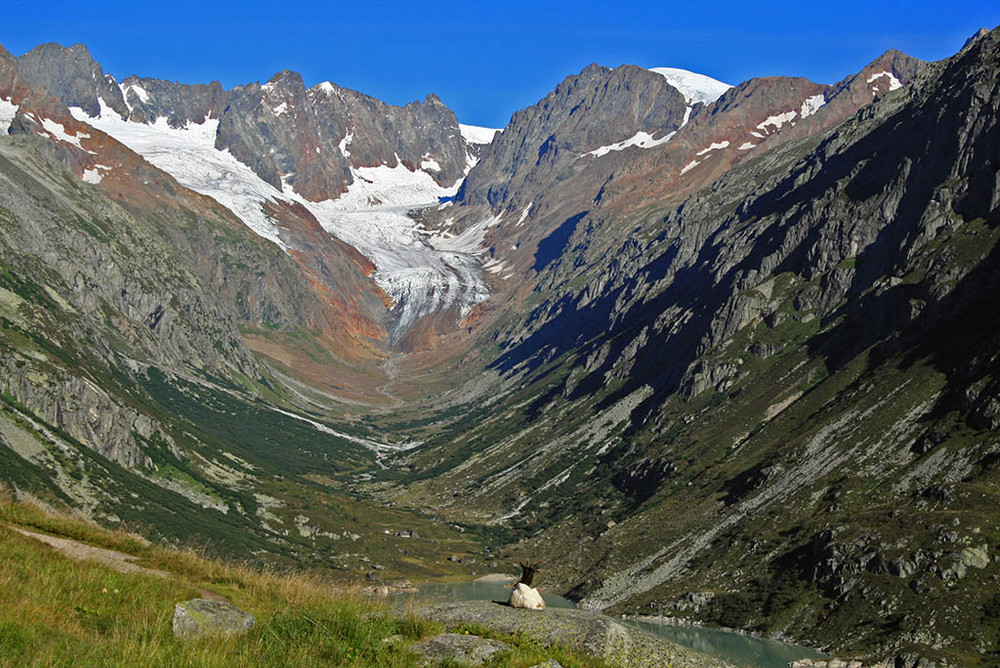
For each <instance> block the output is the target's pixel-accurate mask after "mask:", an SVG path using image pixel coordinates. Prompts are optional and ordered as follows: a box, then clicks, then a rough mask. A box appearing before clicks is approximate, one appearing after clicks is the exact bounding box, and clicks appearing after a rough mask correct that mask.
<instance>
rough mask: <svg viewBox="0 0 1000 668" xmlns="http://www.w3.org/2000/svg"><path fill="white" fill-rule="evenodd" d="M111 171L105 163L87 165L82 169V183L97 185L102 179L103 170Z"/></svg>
mask: <svg viewBox="0 0 1000 668" xmlns="http://www.w3.org/2000/svg"><path fill="white" fill-rule="evenodd" d="M108 171H111V168H110V167H108V166H107V165H94V166H93V167H87V168H86V169H84V170H83V177H82V178H83V181H84V183H90V184H92V185H95V186H96V185H97V184H98V183H100V182H101V181H102V180H103V179H104V174H103V172H108Z"/></svg>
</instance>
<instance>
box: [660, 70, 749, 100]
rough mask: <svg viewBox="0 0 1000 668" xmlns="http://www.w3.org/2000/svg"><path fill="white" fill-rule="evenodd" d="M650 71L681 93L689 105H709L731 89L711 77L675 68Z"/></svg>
mask: <svg viewBox="0 0 1000 668" xmlns="http://www.w3.org/2000/svg"><path fill="white" fill-rule="evenodd" d="M650 71H651V72H656V73H657V74H660V75H662V76H663V77H664V78H665V79H666V80H667V82H668V83H669V84H670V85H671V86H673V87H674V88H676V89H677V90H679V91H680V92H681V95H683V96H684V99H685V100H687V103H688V104H689V105H692V104H695V103H697V102H702V103H704V104H710V103H712V102H715V101H716V100H718V99H719V98H720V97H722V94H723V93H725V92H726V91H727V90H729V89H730V88H732V86H730V85H729V84H727V83H723V82H721V81H719V80H717V79H713V78H712V77H708V76H705V75H704V74H698V73H696V72H689V71H688V70H682V69H679V68H677V67H652V68H650Z"/></svg>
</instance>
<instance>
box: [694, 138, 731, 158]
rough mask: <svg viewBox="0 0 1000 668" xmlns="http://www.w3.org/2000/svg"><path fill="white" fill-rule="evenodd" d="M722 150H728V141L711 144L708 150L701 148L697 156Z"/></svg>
mask: <svg viewBox="0 0 1000 668" xmlns="http://www.w3.org/2000/svg"><path fill="white" fill-rule="evenodd" d="M723 148H729V142H728V141H721V142H717V143H715V142H713V143H712V145H711V146H709V147H708V148H703V149H701V150H700V151H698V153H697V155H705V154H706V153H711V152H712V151H718V150H719V149H723Z"/></svg>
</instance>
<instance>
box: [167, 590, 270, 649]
mask: <svg viewBox="0 0 1000 668" xmlns="http://www.w3.org/2000/svg"><path fill="white" fill-rule="evenodd" d="M254 623H255V620H254V616H253V615H251V614H250V613H249V612H244V611H243V610H240V609H239V608H237V607H236V606H235V605H233V604H232V603H228V602H226V601H213V600H210V599H207V598H195V599H191V600H190V601H184V602H183V603H178V604H177V605H175V606H174V618H173V629H174V635H175V636H177V637H178V638H184V639H189V638H200V637H202V636H206V635H243V634H244V633H246V632H247V631H249V630H250V629H252V628H253V627H254Z"/></svg>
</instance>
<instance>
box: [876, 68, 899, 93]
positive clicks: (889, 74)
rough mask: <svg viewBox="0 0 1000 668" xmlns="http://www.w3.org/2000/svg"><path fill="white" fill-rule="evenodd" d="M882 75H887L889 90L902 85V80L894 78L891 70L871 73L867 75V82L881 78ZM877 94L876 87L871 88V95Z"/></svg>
mask: <svg viewBox="0 0 1000 668" xmlns="http://www.w3.org/2000/svg"><path fill="white" fill-rule="evenodd" d="M882 77H889V90H897V89H899V88H902V87H903V84H902V82H900V80H899V79H897V78H896V75H894V74H893V73H892V72H879V73H878V74H873V75H871V76H870V77H868V83H871V82H873V81H875V80H876V79H881V78H882ZM875 95H878V88H875V87H873V88H872V96H875Z"/></svg>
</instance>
